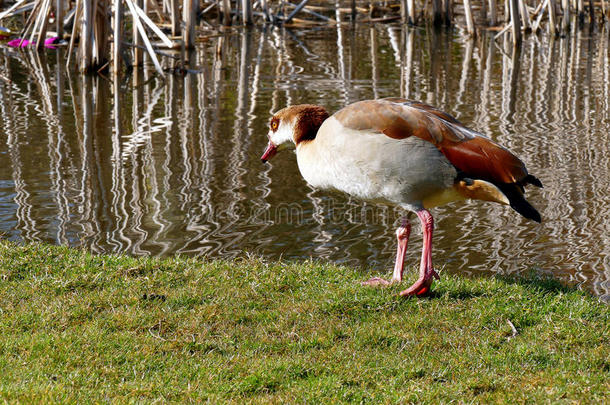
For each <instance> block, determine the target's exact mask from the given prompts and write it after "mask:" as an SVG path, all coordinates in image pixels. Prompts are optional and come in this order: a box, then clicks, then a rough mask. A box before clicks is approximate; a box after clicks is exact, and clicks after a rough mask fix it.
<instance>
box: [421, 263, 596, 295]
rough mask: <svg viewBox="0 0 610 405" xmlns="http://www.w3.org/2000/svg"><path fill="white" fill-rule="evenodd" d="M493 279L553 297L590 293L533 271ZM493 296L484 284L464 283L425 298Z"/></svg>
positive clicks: (431, 293) (433, 292)
mask: <svg viewBox="0 0 610 405" xmlns="http://www.w3.org/2000/svg"><path fill="white" fill-rule="evenodd" d="M488 277H489V276H481V277H472V279H475V280H476V279H486V278H488ZM492 277H493V279H496V280H498V281H500V282H502V283H506V284H513V285H518V286H521V287H523V288H524V289H526V290H529V291H532V292H542V293H546V294H552V295H556V294H569V293H581V294H587V293H588V292H587V291H582V290H580V289H579V288H578V287H577V286H573V285H566V284H564V283H562V282H561V281H559V280H557V279H555V278H553V277H552V276H550V275H544V274H540V273H538V272H536V271H533V270H532V271H529V272H528V273H526V274H513V275H495V276H492ZM493 294H495V292H494V291H489V290H488V289H486V286H485V285H484V284H475V285H474V286H473V285H472V284H469V283H464V284H460V286H459V287H457V288H453V289H450V290H449V291H436V290H432V291H431V292H430V293H429V294H428V295H427V296H426V297H425V298H427V299H438V298H441V297H443V296H445V297H449V298H451V299H454V300H469V299H475V298H479V297H483V296H489V295H493ZM589 295H590V294H589Z"/></svg>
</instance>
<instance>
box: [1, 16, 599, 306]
mask: <svg viewBox="0 0 610 405" xmlns="http://www.w3.org/2000/svg"><path fill="white" fill-rule="evenodd" d="M607 38H608V36H607V34H606V35H601V34H587V33H585V32H576V33H574V34H573V35H572V36H571V37H569V38H566V39H561V40H557V41H551V42H550V41H549V40H548V39H547V38H546V37H545V36H542V37H539V38H536V37H535V36H531V37H530V38H529V39H528V40H527V41H526V42H525V43H524V45H523V48H522V49H521V51H520V52H517V53H513V52H512V49H511V48H510V47H507V48H506V49H509V50H510V51H509V52H507V51H505V50H504V48H503V45H502V44H501V43H494V42H493V41H492V39H491V38H490V37H489V36H483V37H480V38H478V39H477V40H466V39H464V38H463V37H461V36H460V35H459V34H457V33H451V32H433V31H426V30H422V29H415V30H414V29H406V28H402V27H400V26H392V25H379V26H363V27H358V28H355V29H354V28H352V27H350V26H343V27H338V28H330V29H329V28H325V29H318V30H313V29H312V30H302V31H288V30H281V29H267V30H260V29H255V30H252V31H231V32H228V33H226V34H223V35H220V36H215V37H210V38H208V39H207V40H206V41H205V42H203V43H202V44H201V45H200V47H199V48H198V49H197V51H196V52H195V53H194V54H193V55H192V58H194V60H195V61H196V65H197V69H198V71H197V73H192V74H186V75H185V76H179V75H174V76H168V77H167V79H166V80H162V79H160V78H159V77H156V76H154V75H153V72H152V71H144V72H142V71H140V72H136V74H134V75H132V76H130V77H128V78H127V79H125V80H123V81H121V82H115V83H113V82H112V81H111V80H109V79H107V78H104V77H101V76H97V77H85V76H80V75H78V74H75V73H74V72H70V71H66V69H65V68H64V60H65V59H64V58H65V55H64V54H63V51H62V50H60V51H57V52H55V51H47V53H45V54H41V55H40V56H37V55H35V54H30V53H29V52H23V51H21V52H17V51H14V50H9V49H1V50H0V97H1V98H2V103H1V104H0V125H1V128H2V129H1V133H0V232H1V233H2V234H3V237H4V238H6V239H10V240H14V241H44V242H50V243H56V244H65V245H70V246H76V247H85V248H87V249H89V250H91V251H93V252H95V253H127V254H131V255H151V256H167V255H173V254H183V255H189V256H201V257H209V258H234V257H238V256H244V255H246V254H248V253H252V254H256V255H261V256H263V257H265V258H268V259H279V258H283V259H288V260H294V259H305V258H310V257H313V258H317V259H322V260H329V261H333V262H337V263H342V264H347V265H351V266H356V267H358V268H359V269H361V271H362V273H363V278H364V277H367V276H368V275H369V274H368V273H371V272H381V271H386V273H387V274H390V272H391V268H392V265H393V260H394V253H395V237H394V230H395V227H396V225H397V223H398V218H399V215H400V212H398V211H396V210H395V209H394V208H393V207H386V206H382V205H372V204H365V203H362V202H359V201H356V200H353V199H350V198H348V197H346V196H344V195H340V194H335V193H329V192H323V191H316V190H313V189H312V188H310V187H309V186H308V185H307V184H306V183H305V182H304V181H303V179H302V178H301V175H300V174H299V171H298V168H297V165H296V160H295V156H294V154H293V153H292V152H290V153H282V154H279V155H278V156H276V157H275V158H274V160H273V161H272V163H271V164H267V165H263V164H262V163H261V161H260V155H261V153H262V151H263V149H264V147H265V145H266V142H267V140H266V132H267V123H268V120H269V117H270V113H271V112H273V111H277V110H278V109H280V108H282V107H284V106H286V105H288V104H296V103H314V104H320V105H324V106H326V107H327V109H328V110H329V111H336V110H338V109H339V108H341V107H342V106H344V105H346V104H348V103H351V102H354V101H358V100H362V99H368V98H378V97H388V96H401V97H408V98H412V99H419V100H422V101H424V102H427V103H430V104H433V105H436V106H438V107H440V108H441V109H443V110H446V111H448V112H450V113H452V114H454V115H455V116H457V118H458V119H460V120H461V121H463V122H464V123H465V124H466V125H468V126H471V127H473V128H475V129H477V130H479V131H481V132H484V133H486V134H487V135H488V136H489V137H491V138H492V139H494V140H496V141H498V142H499V143H501V144H502V145H505V146H507V147H508V148H510V149H511V150H512V151H513V152H515V153H516V154H517V155H518V156H520V157H521V159H522V160H523V161H525V163H526V164H527V166H528V168H529V170H530V172H531V173H533V174H535V175H536V176H537V177H538V178H540V180H541V181H542V182H543V184H544V188H543V189H531V188H530V190H529V192H528V199H529V201H531V202H532V204H533V205H534V206H536V207H537V208H538V210H539V211H540V213H541V214H542V217H543V222H542V224H540V225H539V224H536V223H534V222H531V221H527V220H526V219H524V218H522V217H521V216H520V215H518V214H517V213H516V212H514V211H512V210H511V209H509V208H507V207H505V206H500V205H497V204H491V203H483V202H467V203H465V204H456V205H448V206H445V207H441V208H437V209H434V210H433V214H435V217H436V225H437V230H436V232H435V242H434V244H435V246H434V253H433V257H434V261H435V265H436V266H437V268H439V269H441V270H442V271H444V272H448V273H460V274H466V275H486V274H513V273H523V274H525V273H529V272H530V271H535V272H537V273H540V274H544V275H551V276H552V277H555V278H556V279H558V280H561V281H562V282H565V283H567V284H572V285H579V286H581V287H582V288H584V289H586V290H589V291H591V292H592V293H593V294H595V295H597V296H599V297H600V298H601V299H602V300H604V301H609V300H610V281H609V280H610V242H609V241H610V208H609V207H610V192H609V191H610V142H609V141H610V139H609V138H610V135H609V134H610V54H609V44H608V39H607ZM412 238H413V241H412V242H411V243H410V245H409V251H408V254H407V263H408V265H409V269H410V270H411V271H415V269H416V268H417V265H418V263H419V255H420V252H421V250H420V249H421V232H420V231H419V226H416V227H414V232H413V237H412ZM337 276H338V277H339V276H340V275H339V274H338V275H337Z"/></svg>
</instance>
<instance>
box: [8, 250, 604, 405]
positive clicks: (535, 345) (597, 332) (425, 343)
mask: <svg viewBox="0 0 610 405" xmlns="http://www.w3.org/2000/svg"><path fill="white" fill-rule="evenodd" d="M361 278H362V275H361V274H359V273H358V272H357V271H355V270H354V269H351V268H346V267H338V266H335V265H329V264H324V263H319V262H302V263H266V262H264V261H261V260H258V259H252V260H250V259H247V260H238V261H211V262H206V261H198V260H191V259H182V258H175V259H167V260H154V259H134V258H129V257H122V256H93V255H90V254H88V253H85V252H81V251H77V250H72V249H68V248H64V247H53V246H47V245H27V246H18V245H15V244H12V243H8V242H0V280H1V281H0V298H1V299H0V370H2V373H1V375H0V396H1V398H3V399H4V400H5V401H8V402H22V403H31V402H37V403H48V402H62V403H65V402H79V403H82V402H121V403H122V402H142V403H149V402H153V401H160V402H202V401H209V402H215V403H216V402H234V403H244V402H255V403H267V402H275V403H281V402H292V403H294V402H297V403H304V402H309V403H319V402H324V403H329V402H333V403H336V402H369V403H378V402H382V403H397V402H402V403H409V402H418V403H438V402H445V403H446V402H450V401H453V402H458V403H488V402H498V403H514V402H518V403H523V402H530V403H539V402H546V403H551V402H552V403H555V402H566V403H568V402H579V403H602V402H603V401H607V400H608V398H609V397H610V321H609V319H610V307H609V306H607V305H605V304H603V303H600V302H599V301H598V300H597V299H596V298H595V297H591V296H589V295H588V294H586V293H583V292H580V291H575V290H571V289H569V288H565V287H562V286H560V285H558V284H557V283H554V282H552V281H543V280H535V279H531V280H524V279H520V280H512V281H511V280H506V279H498V278H481V279H466V278H462V277H455V276H443V277H442V280H441V281H440V282H437V283H435V293H434V295H433V296H431V297H429V298H426V299H402V298H400V297H398V296H397V293H398V291H400V286H396V287H393V288H389V289H375V288H364V287H361V286H360V285H359V284H358V281H359V280H360V279H361ZM408 281H413V279H410V280H408ZM402 287H403V288H404V286H402ZM508 321H511V322H512V323H513V324H514V326H515V327H516V329H517V331H518V334H517V335H516V336H513V333H512V332H511V327H510V325H509V323H508Z"/></svg>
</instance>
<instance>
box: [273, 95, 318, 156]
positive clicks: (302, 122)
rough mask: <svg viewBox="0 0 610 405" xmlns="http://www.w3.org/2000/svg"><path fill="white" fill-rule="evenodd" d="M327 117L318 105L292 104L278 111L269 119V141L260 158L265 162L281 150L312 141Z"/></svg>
mask: <svg viewBox="0 0 610 405" xmlns="http://www.w3.org/2000/svg"><path fill="white" fill-rule="evenodd" d="M327 118H328V113H327V112H326V110H325V109H324V107H320V106H318V105H311V104H300V105H293V106H290V107H286V108H284V109H282V110H280V111H278V112H277V113H275V114H274V115H273V117H271V121H269V133H268V134H267V137H268V138H269V143H268V144H267V149H265V153H263V156H261V160H262V161H263V162H266V161H267V160H269V159H271V158H272V157H273V156H275V154H276V153H277V152H279V151H281V150H284V149H293V148H294V147H295V146H296V145H298V144H299V143H301V142H307V141H312V140H313V139H315V138H316V134H317V133H318V129H319V128H320V126H321V125H322V123H323V122H324V120H326V119H327Z"/></svg>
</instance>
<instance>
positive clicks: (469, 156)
mask: <svg viewBox="0 0 610 405" xmlns="http://www.w3.org/2000/svg"><path fill="white" fill-rule="evenodd" d="M334 117H335V118H336V119H337V120H339V122H341V124H342V125H344V126H345V127H348V128H351V129H356V130H372V131H374V132H379V133H383V134H385V135H386V136H388V137H390V138H394V139H405V138H408V137H410V136H416V137H418V138H420V139H423V140H426V141H428V142H431V143H433V144H434V145H435V146H436V147H437V148H438V149H439V150H440V151H441V152H442V153H443V154H444V155H445V157H446V158H447V159H448V160H449V161H450V162H451V164H453V165H454V166H455V167H456V168H457V169H459V170H460V171H462V172H464V174H466V175H467V176H470V177H473V178H479V179H483V180H487V181H491V182H494V183H516V182H519V181H521V180H523V179H524V178H525V177H526V176H527V170H526V168H525V165H524V164H523V162H522V161H521V160H520V159H519V158H518V157H516V156H515V155H513V154H512V153H511V152H510V151H508V150H507V149H505V148H503V147H502V146H500V145H498V144H496V143H495V142H493V141H491V140H490V139H488V138H485V137H483V136H482V135H481V134H479V133H477V132H475V131H472V130H470V129H468V128H466V127H465V126H464V125H463V124H462V123H461V122H459V121H458V120H457V119H455V118H454V117H452V116H451V115H449V114H447V113H445V112H442V111H440V110H438V109H436V108H434V107H432V106H430V105H427V104H424V103H420V102H416V101H411V100H406V99H401V98H386V99H381V100H366V101H360V102H357V103H354V104H351V105H348V106H347V107H345V108H343V109H342V110H340V111H338V112H336V113H335V114H334Z"/></svg>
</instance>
